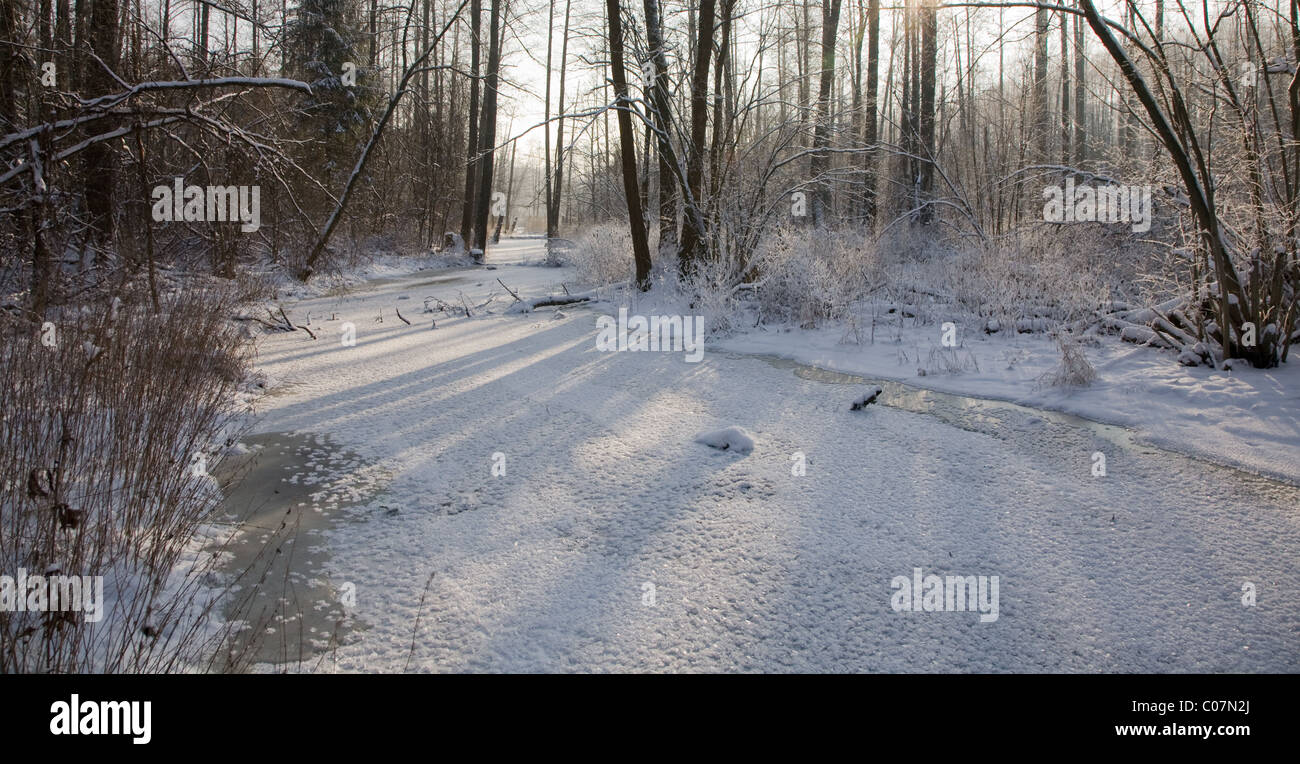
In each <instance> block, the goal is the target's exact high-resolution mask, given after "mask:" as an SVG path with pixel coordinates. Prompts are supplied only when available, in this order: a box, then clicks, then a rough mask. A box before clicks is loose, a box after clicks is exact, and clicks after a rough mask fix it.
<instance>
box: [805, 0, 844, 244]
mask: <svg viewBox="0 0 1300 764" xmlns="http://www.w3.org/2000/svg"><path fill="white" fill-rule="evenodd" d="M840 4H841V0H823V2H822V49H821V54H822V57H821V62H822V64H821V74H820V77H819V80H818V83H817V122H816V124H815V125H814V126H813V146H812V147H813V154H812V157H811V159H810V161H809V170H810V173H809V174H810V175H811V176H812V182H813V184H814V189H815V191H814V193H813V205H812V218H813V225H815V226H817V227H818V228H820V227H822V226H824V225H825V224H826V214H827V212H828V210H829V209H830V206H831V185H830V179H829V178H826V177H824V176H825V174H826V172H827V171H828V170H829V169H830V154H829V153H827V151H826V149H827V148H828V147H829V146H830V140H831V114H830V108H831V85H832V84H834V82H835V38H836V36H837V35H838V34H839V29H840Z"/></svg>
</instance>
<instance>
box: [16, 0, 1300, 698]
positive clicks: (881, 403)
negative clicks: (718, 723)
mask: <svg viewBox="0 0 1300 764" xmlns="http://www.w3.org/2000/svg"><path fill="white" fill-rule="evenodd" d="M1298 64H1300V0H1200V2H1184V0H1061V1H1060V2H1059V3H1058V2H1028V1H1017V0H1008V1H1006V2H1002V1H981V0H972V1H971V2H939V1H938V0H899V1H898V2H893V3H883V2H881V0H770V1H769V0H603V1H602V0H6V2H5V3H4V5H3V7H2V8H0V330H2V331H3V336H4V339H3V344H2V345H0V387H2V389H3V391H4V405H3V407H2V409H0V468H2V469H0V479H2V480H3V483H0V672H4V673H46V672H54V673H66V672H88V673H99V672H108V673H156V672H167V673H173V672H308V673H311V672H319V673H327V672H334V671H339V672H384V673H401V672H670V673H676V672H762V673H768V672H854V673H875V672H1078V673H1100V672H1106V673H1112V672H1134V673H1137V672H1140V673H1165V672H1188V671H1192V672H1233V673H1240V672H1295V671H1297V670H1300V643H1298V642H1297V640H1296V629H1297V623H1298V622H1300V621H1298V619H1300V605H1297V603H1300V572H1298V571H1297V566H1296V561H1297V553H1296V550H1297V549H1300V514H1297V512H1298V511H1300V371H1297V362H1296V359H1295V358H1290V357H1289V349H1290V346H1291V345H1292V344H1295V343H1297V342H1300V313H1298V308H1297V306H1298V305H1300V303H1298V300H1297V296H1298V294H1300V231H1298V230H1297V227H1298V226H1300V73H1298V69H1297V66H1298Z"/></svg>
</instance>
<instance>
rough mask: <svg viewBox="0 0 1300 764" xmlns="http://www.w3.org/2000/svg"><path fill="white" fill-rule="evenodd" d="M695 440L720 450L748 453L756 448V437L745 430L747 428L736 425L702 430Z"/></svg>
mask: <svg viewBox="0 0 1300 764" xmlns="http://www.w3.org/2000/svg"><path fill="white" fill-rule="evenodd" d="M695 442H696V443H703V444H704V445H706V446H708V447H709V448H716V449H718V450H720V451H728V450H730V451H739V452H741V453H744V454H747V453H749V452H750V451H753V450H754V439H753V438H752V437H750V435H749V433H747V432H745V428H743V427H736V426H735V425H732V426H730V427H723V428H722V429H720V430H709V431H707V432H702V433H700V434H699V435H696V436H695Z"/></svg>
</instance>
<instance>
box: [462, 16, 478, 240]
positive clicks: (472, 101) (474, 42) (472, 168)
mask: <svg viewBox="0 0 1300 764" xmlns="http://www.w3.org/2000/svg"><path fill="white" fill-rule="evenodd" d="M469 14H470V22H469V25H470V38H469V51H470V53H469V71H470V81H469V135H468V137H467V140H466V142H465V196H464V202H463V203H462V205H461V211H460V237H461V239H463V240H464V241H465V246H466V247H473V246H474V244H473V243H472V242H473V238H474V237H473V235H472V234H473V227H474V205H475V203H476V202H477V201H478V194H477V193H476V189H477V187H478V150H479V146H478V144H479V140H478V120H479V106H478V101H479V77H480V75H481V72H480V71H479V59H480V57H481V53H480V51H481V50H482V48H481V47H480V45H481V42H480V40H481V38H482V26H483V0H470V6H469Z"/></svg>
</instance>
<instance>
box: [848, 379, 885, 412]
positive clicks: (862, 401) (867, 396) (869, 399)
mask: <svg viewBox="0 0 1300 764" xmlns="http://www.w3.org/2000/svg"><path fill="white" fill-rule="evenodd" d="M883 392H884V389H883V388H881V387H880V386H879V385H874V386H872V387H871V389H870V390H867V392H865V393H863V394H862V395H859V396H858V397H857V398H855V399H853V405H852V406H850V407H849V408H850V410H852V411H858V410H860V409H862V408H864V407H866V406H870V405H871V404H873V403H875V402H876V398H878V397H880V394H881V393H883Z"/></svg>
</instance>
